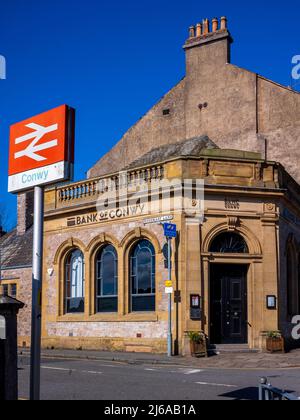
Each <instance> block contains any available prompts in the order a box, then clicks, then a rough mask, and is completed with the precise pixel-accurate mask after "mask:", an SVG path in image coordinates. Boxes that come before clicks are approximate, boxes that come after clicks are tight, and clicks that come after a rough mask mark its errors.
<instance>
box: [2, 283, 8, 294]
mask: <svg viewBox="0 0 300 420" xmlns="http://www.w3.org/2000/svg"><path fill="white" fill-rule="evenodd" d="M2 288H3V294H4V295H8V285H7V284H4V285H3V286H2Z"/></svg>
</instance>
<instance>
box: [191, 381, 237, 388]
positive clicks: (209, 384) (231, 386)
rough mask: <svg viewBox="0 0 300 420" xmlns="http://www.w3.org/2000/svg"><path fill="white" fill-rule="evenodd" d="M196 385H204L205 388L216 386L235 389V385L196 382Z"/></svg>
mask: <svg viewBox="0 0 300 420" xmlns="http://www.w3.org/2000/svg"><path fill="white" fill-rule="evenodd" d="M196 384H197V385H206V386H218V387H222V388H237V386H236V385H227V384H214V383H209V382H196Z"/></svg>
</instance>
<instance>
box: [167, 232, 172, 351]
mask: <svg viewBox="0 0 300 420" xmlns="http://www.w3.org/2000/svg"><path fill="white" fill-rule="evenodd" d="M171 241H172V239H171V238H168V271H169V278H168V280H169V281H172V262H171V259H172V242H171ZM168 357H172V294H171V293H169V295H168Z"/></svg>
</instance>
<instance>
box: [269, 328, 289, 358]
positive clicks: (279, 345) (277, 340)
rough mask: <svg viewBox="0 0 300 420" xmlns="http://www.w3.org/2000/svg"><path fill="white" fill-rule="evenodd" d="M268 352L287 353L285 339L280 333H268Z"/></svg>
mask: <svg viewBox="0 0 300 420" xmlns="http://www.w3.org/2000/svg"><path fill="white" fill-rule="evenodd" d="M267 351H268V352H269V353H285V343H284V338H283V337H282V335H281V334H280V333H278V332H273V331H270V332H268V333H267Z"/></svg>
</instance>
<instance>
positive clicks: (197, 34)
mask: <svg viewBox="0 0 300 420" xmlns="http://www.w3.org/2000/svg"><path fill="white" fill-rule="evenodd" d="M201 35H202V25H201V23H198V24H197V26H196V37H197V38H199V37H200V36H201Z"/></svg>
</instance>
